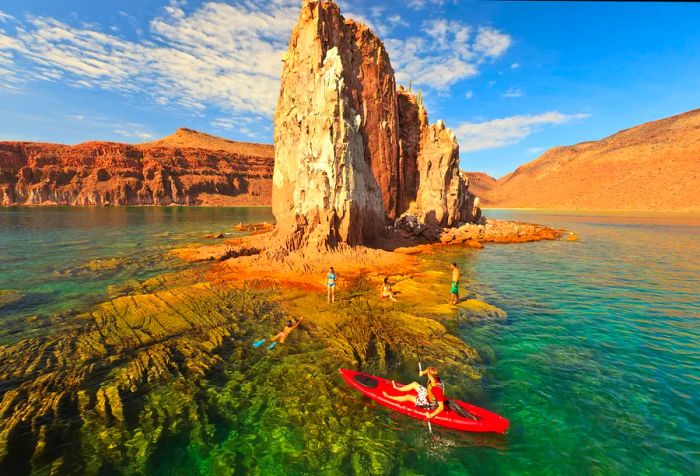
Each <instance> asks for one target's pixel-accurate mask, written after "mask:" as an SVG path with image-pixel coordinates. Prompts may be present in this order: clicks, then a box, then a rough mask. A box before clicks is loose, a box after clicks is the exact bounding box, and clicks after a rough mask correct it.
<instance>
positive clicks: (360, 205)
mask: <svg viewBox="0 0 700 476" xmlns="http://www.w3.org/2000/svg"><path fill="white" fill-rule="evenodd" d="M353 59H356V60H361V56H360V55H359V52H358V51H356V45H355V31H354V28H351V27H349V26H347V25H346V24H345V22H344V20H343V18H342V17H341V16H340V11H339V9H338V7H337V6H336V5H335V4H332V3H322V4H321V3H317V2H308V1H305V2H304V5H303V7H302V13H301V16H300V18H299V23H298V24H297V26H296V27H295V29H294V31H293V32H292V38H291V41H290V48H289V51H288V52H287V54H286V56H285V59H284V71H283V73H282V87H281V92H280V98H279V102H278V106H277V111H276V113H275V171H274V179H273V189H272V207H273V212H274V214H275V217H276V219H277V227H278V232H279V233H280V234H281V235H282V236H283V237H284V239H285V241H286V243H285V244H286V247H287V248H288V249H297V248H300V247H302V246H306V245H309V244H313V245H315V246H317V247H334V246H335V245H337V244H338V243H340V242H345V243H349V244H352V245H354V244H362V243H365V242H367V241H368V240H369V239H370V238H371V236H372V235H374V234H376V233H378V232H380V230H381V227H382V225H383V222H384V215H385V209H384V205H383V203H382V195H381V189H380V187H379V185H378V183H377V180H376V179H375V176H374V174H373V173H372V168H371V165H370V161H369V160H367V159H368V158H367V157H366V154H365V151H366V148H367V147H369V145H367V144H365V137H364V135H363V134H362V125H363V118H362V111H361V110H360V104H361V102H360V97H361V92H360V91H359V90H358V89H357V81H352V80H350V81H348V80H346V78H347V77H348V76H350V74H349V71H347V68H348V65H350V64H351V63H352V62H353Z"/></svg>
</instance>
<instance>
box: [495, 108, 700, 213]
mask: <svg viewBox="0 0 700 476" xmlns="http://www.w3.org/2000/svg"><path fill="white" fill-rule="evenodd" d="M484 197H485V198H486V202H487V203H488V204H490V205H492V206H497V207H514V208H516V207H517V208H521V207H522V208H559V209H610V210H649V211H659V210H668V211H671V210H673V211H700V109H696V110H693V111H690V112H687V113H685V114H680V115H677V116H673V117H669V118H666V119H661V120H659V121H654V122H649V123H646V124H642V125H640V126H637V127H633V128H631V129H626V130H623V131H620V132H618V133H617V134H614V135H612V136H610V137H606V138H605V139H602V140H599V141H595V142H583V143H581V144H577V145H574V146H570V147H555V148H553V149H550V150H548V151H547V152H545V153H544V154H543V155H542V156H541V157H539V158H538V159H536V160H534V161H533V162H530V163H528V164H525V165H523V166H521V167H519V168H518V169H517V170H515V171H514V172H512V173H510V174H508V175H506V176H505V177H503V178H501V179H500V180H498V181H497V183H496V185H495V186H494V187H493V188H492V189H491V190H486V191H485V193H484Z"/></svg>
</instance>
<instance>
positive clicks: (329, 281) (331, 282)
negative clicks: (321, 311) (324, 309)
mask: <svg viewBox="0 0 700 476" xmlns="http://www.w3.org/2000/svg"><path fill="white" fill-rule="evenodd" d="M335 278H336V276H335V270H334V269H333V266H331V267H330V269H329V270H328V275H327V276H326V287H327V288H328V302H335Z"/></svg>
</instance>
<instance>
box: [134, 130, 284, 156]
mask: <svg viewBox="0 0 700 476" xmlns="http://www.w3.org/2000/svg"><path fill="white" fill-rule="evenodd" d="M139 147H180V148H193V149H204V150H213V151H224V152H228V153H230V154H238V155H247V156H251V157H266V158H270V159H274V157H275V148H274V146H273V145H272V144H256V143H252V142H235V141H232V140H228V139H223V138H221V137H216V136H212V135H209V134H205V133H204V132H198V131H195V130H192V129H186V128H184V127H183V128H180V129H178V130H177V131H175V133H174V134H171V135H169V136H167V137H163V138H162V139H158V140H156V141H153V142H146V143H143V144H140V145H139Z"/></svg>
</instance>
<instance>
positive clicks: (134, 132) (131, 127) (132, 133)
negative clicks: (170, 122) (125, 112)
mask: <svg viewBox="0 0 700 476" xmlns="http://www.w3.org/2000/svg"><path fill="white" fill-rule="evenodd" d="M140 127H141V126H139V124H127V125H126V126H124V127H122V128H119V129H115V130H114V131H113V132H114V133H115V134H119V135H120V136H122V137H125V138H127V139H130V140H138V141H149V140H153V139H155V136H154V135H153V134H151V133H149V132H145V131H143V130H142V129H140Z"/></svg>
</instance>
